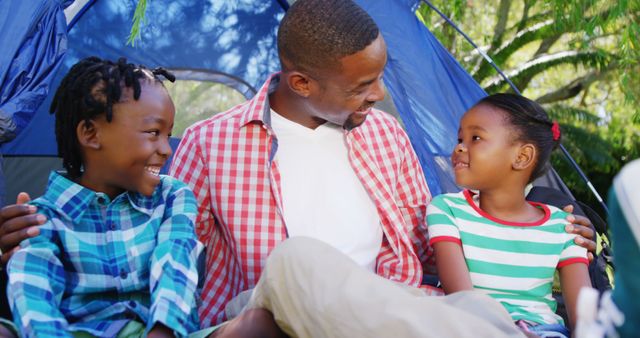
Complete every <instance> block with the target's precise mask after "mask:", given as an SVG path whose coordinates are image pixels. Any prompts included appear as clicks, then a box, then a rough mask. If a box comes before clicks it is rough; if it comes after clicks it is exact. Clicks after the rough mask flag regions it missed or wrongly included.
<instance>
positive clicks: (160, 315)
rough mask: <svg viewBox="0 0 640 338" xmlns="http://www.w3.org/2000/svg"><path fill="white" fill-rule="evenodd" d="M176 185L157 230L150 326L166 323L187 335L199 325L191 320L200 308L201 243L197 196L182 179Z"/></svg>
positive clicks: (178, 332) (154, 326) (160, 325)
mask: <svg viewBox="0 0 640 338" xmlns="http://www.w3.org/2000/svg"><path fill="white" fill-rule="evenodd" d="M174 184H175V185H176V187H177V189H175V191H173V192H172V193H171V194H170V195H169V196H168V198H167V200H166V202H165V203H166V206H165V219H164V220H163V222H162V224H161V225H160V228H159V229H158V235H157V238H156V241H157V245H156V247H155V249H154V250H153V254H152V258H151V263H150V279H151V280H150V283H149V285H150V290H151V308H150V311H149V312H150V316H149V322H148V323H147V329H148V330H151V329H152V328H154V329H155V330H156V331H163V329H164V328H162V326H165V327H166V328H169V329H171V330H172V331H173V332H174V334H175V335H176V336H180V337H184V336H186V335H187V333H188V331H190V330H193V329H196V328H198V326H199V323H190V320H191V319H192V318H193V317H191V315H192V311H197V309H196V286H197V284H198V271H197V267H196V264H197V263H196V262H197V260H198V255H199V254H200V253H201V252H202V244H200V243H199V242H198V240H197V239H196V234H195V231H194V226H193V221H194V220H195V215H196V200H195V197H194V196H193V193H192V192H191V191H190V190H189V189H188V188H187V187H186V186H185V185H184V184H182V183H181V182H178V181H175V183H174ZM172 190H173V189H172ZM203 277H204V276H203Z"/></svg>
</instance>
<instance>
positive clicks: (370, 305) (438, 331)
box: [247, 237, 524, 338]
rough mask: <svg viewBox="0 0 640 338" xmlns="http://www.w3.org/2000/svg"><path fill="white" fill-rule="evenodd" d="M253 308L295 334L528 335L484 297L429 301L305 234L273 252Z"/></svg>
mask: <svg viewBox="0 0 640 338" xmlns="http://www.w3.org/2000/svg"><path fill="white" fill-rule="evenodd" d="M256 307H259V308H265V309H267V310H269V311H271V312H272V313H273V316H274V318H275V320H276V322H277V323H278V325H279V326H280V328H282V330H283V331H285V332H286V333H287V334H288V335H290V336H292V337H392V338H401V337H524V335H523V334H522V333H521V331H520V330H519V329H518V328H517V327H516V326H515V325H514V324H513V322H512V320H511V318H510V317H509V314H508V313H507V312H506V310H505V309H504V308H503V307H502V306H501V305H500V304H498V303H497V302H496V301H494V300H493V299H491V298H490V297H488V296H486V295H483V294H481V293H479V292H475V291H465V292H459V293H456V294H453V295H449V296H444V297H435V296H427V295H425V294H424V292H423V291H422V290H420V289H417V288H412V287H408V286H404V285H400V284H397V283H394V282H392V281H389V280H387V279H384V278H382V277H379V276H377V275H375V274H373V273H371V272H369V271H366V270H364V269H362V268H361V267H359V266H358V265H357V264H356V263H355V262H353V261H352V260H351V259H349V258H348V257H347V256H345V255H344V254H342V253H340V252H339V251H337V250H336V249H334V248H333V247H331V246H329V245H327V244H325V243H323V242H320V241H318V240H315V239H311V238H304V237H296V238H292V239H288V240H286V241H285V242H283V243H281V244H280V245H278V247H276V248H275V249H274V250H273V252H272V253H271V255H270V256H269V258H268V260H267V263H266V266H265V269H264V270H263V272H262V276H261V278H260V281H259V282H258V284H257V285H256V287H255V289H254V292H253V294H252V296H251V299H250V300H249V304H248V305H247V308H256Z"/></svg>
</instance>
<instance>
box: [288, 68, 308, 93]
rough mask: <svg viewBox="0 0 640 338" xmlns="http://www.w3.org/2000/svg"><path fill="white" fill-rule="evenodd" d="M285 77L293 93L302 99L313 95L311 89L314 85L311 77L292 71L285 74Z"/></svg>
mask: <svg viewBox="0 0 640 338" xmlns="http://www.w3.org/2000/svg"><path fill="white" fill-rule="evenodd" d="M285 77H286V81H287V84H288V85H289V88H290V89H291V91H293V92H294V93H296V94H298V95H300V96H302V97H309V95H311V87H312V86H313V85H314V83H313V79H312V78H311V77H310V76H309V75H307V74H304V73H301V72H298V71H290V72H287V73H286V74H285Z"/></svg>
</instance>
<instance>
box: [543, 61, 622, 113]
mask: <svg viewBox="0 0 640 338" xmlns="http://www.w3.org/2000/svg"><path fill="white" fill-rule="evenodd" d="M609 69H610V68H609V67H608V68H607V69H604V70H602V71H594V72H591V73H589V74H587V75H585V76H582V77H579V78H577V79H575V80H573V81H571V82H570V83H569V84H568V85H566V86H564V87H562V88H559V89H557V90H555V91H552V92H549V93H547V94H544V95H542V96H540V97H539V98H537V99H536V102H538V103H540V104H543V103H552V102H557V101H563V100H567V99H570V98H572V97H575V96H577V95H578V94H580V92H582V91H583V90H586V89H587V88H589V86H590V85H591V84H592V83H593V82H595V81H598V80H600V79H602V78H603V77H604V76H605V74H606V73H607V72H608V71H609Z"/></svg>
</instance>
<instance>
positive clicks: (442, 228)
mask: <svg viewBox="0 0 640 338" xmlns="http://www.w3.org/2000/svg"><path fill="white" fill-rule="evenodd" d="M445 196H446V195H440V196H436V197H435V198H434V199H433V200H432V201H431V203H430V204H429V206H428V207H427V227H428V228H429V245H433V243H437V242H441V241H447V242H454V243H458V244H461V241H460V231H459V229H458V226H457V225H456V222H455V221H454V219H453V216H452V211H451V208H450V207H449V205H448V204H447V202H446V197H445Z"/></svg>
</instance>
